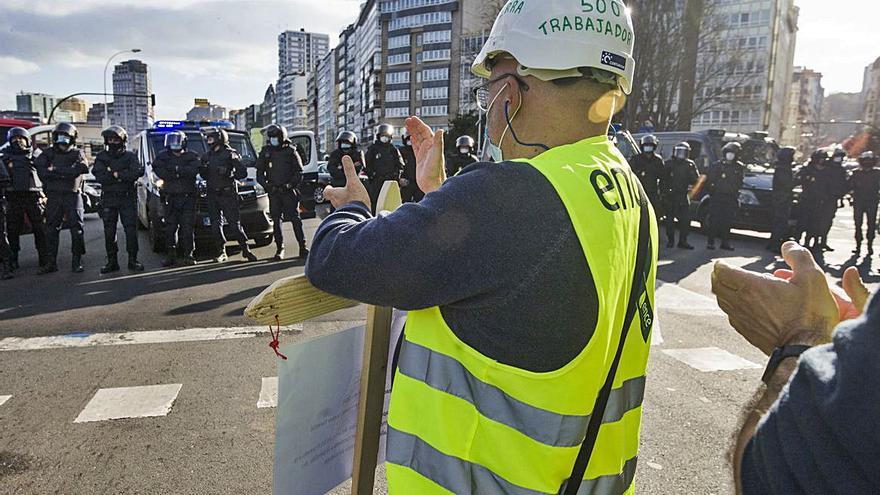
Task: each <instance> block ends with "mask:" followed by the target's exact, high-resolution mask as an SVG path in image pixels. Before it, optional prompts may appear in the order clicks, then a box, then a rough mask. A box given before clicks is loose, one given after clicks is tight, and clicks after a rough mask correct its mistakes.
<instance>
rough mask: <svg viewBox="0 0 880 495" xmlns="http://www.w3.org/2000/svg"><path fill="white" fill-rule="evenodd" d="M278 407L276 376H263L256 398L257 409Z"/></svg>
mask: <svg viewBox="0 0 880 495" xmlns="http://www.w3.org/2000/svg"><path fill="white" fill-rule="evenodd" d="M271 407H278V377H277V376H269V377H266V376H264V377H263V384H262V385H261V386H260V399H259V400H257V409H268V408H271Z"/></svg>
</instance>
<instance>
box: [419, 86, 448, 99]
mask: <svg viewBox="0 0 880 495" xmlns="http://www.w3.org/2000/svg"><path fill="white" fill-rule="evenodd" d="M447 98H449V88H447V87H440V88H424V89H422V99H423V100H445V99H447Z"/></svg>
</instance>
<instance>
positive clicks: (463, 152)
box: [458, 147, 471, 155]
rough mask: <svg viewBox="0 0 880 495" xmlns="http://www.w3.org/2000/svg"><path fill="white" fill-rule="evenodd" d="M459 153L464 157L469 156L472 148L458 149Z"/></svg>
mask: <svg viewBox="0 0 880 495" xmlns="http://www.w3.org/2000/svg"><path fill="white" fill-rule="evenodd" d="M458 152H459V153H461V154H462V155H466V154H468V153H470V152H471V149H470V148H466V147H461V148H459V149H458Z"/></svg>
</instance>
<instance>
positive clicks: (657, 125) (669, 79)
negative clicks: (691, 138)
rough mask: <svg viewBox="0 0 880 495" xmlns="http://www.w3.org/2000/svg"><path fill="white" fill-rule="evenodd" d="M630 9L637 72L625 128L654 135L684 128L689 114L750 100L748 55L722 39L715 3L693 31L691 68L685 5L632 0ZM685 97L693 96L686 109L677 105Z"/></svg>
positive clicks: (674, 0)
mask: <svg viewBox="0 0 880 495" xmlns="http://www.w3.org/2000/svg"><path fill="white" fill-rule="evenodd" d="M629 5H630V7H631V8H632V10H633V21H634V24H635V31H636V32H635V46H634V57H635V59H636V71H635V75H634V77H633V79H634V80H633V91H632V94H631V95H630V97H629V100H628V102H627V105H626V107H625V108H624V111H623V119H624V123H625V124H626V125H627V127H629V128H631V129H635V130H638V129H639V128H641V127H642V126H645V124H647V123H650V124H652V126H653V127H654V129H656V130H658V131H665V130H675V129H689V128H690V122H691V120H692V118H693V117H692V116H693V115H699V114H700V113H702V112H705V111H708V110H711V109H713V108H716V107H718V106H720V105H723V104H727V103H731V102H733V101H736V100H738V99H742V98H750V97H751V95H750V94H749V93H748V92H747V91H744V90H743V89H744V88H749V87H750V86H744V83H746V82H748V81H749V80H750V79H751V78H752V77H754V76H753V75H752V74H750V73H749V71H748V63H747V62H746V59H747V58H748V54H747V53H746V51H743V50H740V47H739V46H738V44H737V43H734V42H733V41H736V40H733V41H732V40H729V39H726V38H725V35H724V33H725V31H726V28H727V22H728V19H727V17H726V16H724V15H721V14H720V13H719V12H718V8H717V5H716V0H706V3H705V5H704V6H703V9H702V17H701V19H700V26H699V28H698V29H697V32H698V37H697V45H696V46H697V48H698V50H697V53H696V56H697V59H696V62H697V63H696V64H695V67H694V66H691V68H690V69H689V68H688V57H687V55H686V53H685V52H686V48H687V43H686V40H687V38H686V36H685V31H686V29H687V28H686V26H685V24H686V23H685V9H684V7H685V0H631V1H630V3H629ZM693 22H694V20H693V19H691V23H693ZM691 29H692V30H693V24H692V25H691ZM693 41H694V40H693V39H691V40H690V42H691V49H693ZM691 54H692V55H693V52H691ZM691 62H693V60H691ZM691 71H693V73H694V77H693V81H692V83H693V88H692V89H691V84H690V82H686V81H684V79H686V77H685V76H686V74H689V73H691ZM686 94H691V95H693V96H692V97H690V98H689V99H688V101H689V102H691V105H692V106H691V109H690V110H689V109H688V108H686V107H687V105H685V108H682V105H681V104H680V102H681V100H682V99H683V98H685V99H687V97H686V96H685V95H686ZM683 112H684V113H688V114H689V115H688V116H685V115H683Z"/></svg>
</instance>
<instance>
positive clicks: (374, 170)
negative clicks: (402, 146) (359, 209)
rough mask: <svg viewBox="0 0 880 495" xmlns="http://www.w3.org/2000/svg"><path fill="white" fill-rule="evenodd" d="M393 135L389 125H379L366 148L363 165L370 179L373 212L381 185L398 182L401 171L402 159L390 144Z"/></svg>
mask: <svg viewBox="0 0 880 495" xmlns="http://www.w3.org/2000/svg"><path fill="white" fill-rule="evenodd" d="M393 135H394V127H392V126H391V125H390V124H381V125H379V127H377V128H376V140H375V141H374V142H373V144H371V145H370V147H369V148H367V153H366V159H367V161H366V163H365V164H364V165H365V166H366V168H365V170H366V172H367V177H368V178H369V179H370V187H369V191H370V199H371V200H372V202H373V209H374V210H375V208H376V203H377V201H378V200H379V193H380V192H381V191H382V185H383V184H385V182H386V181H389V180H393V181H398V180H400V173H401V172H402V171H403V157H402V156H400V151H398V150H397V148H396V147H395V146H394V144H392V143H391V140H392V138H393Z"/></svg>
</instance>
